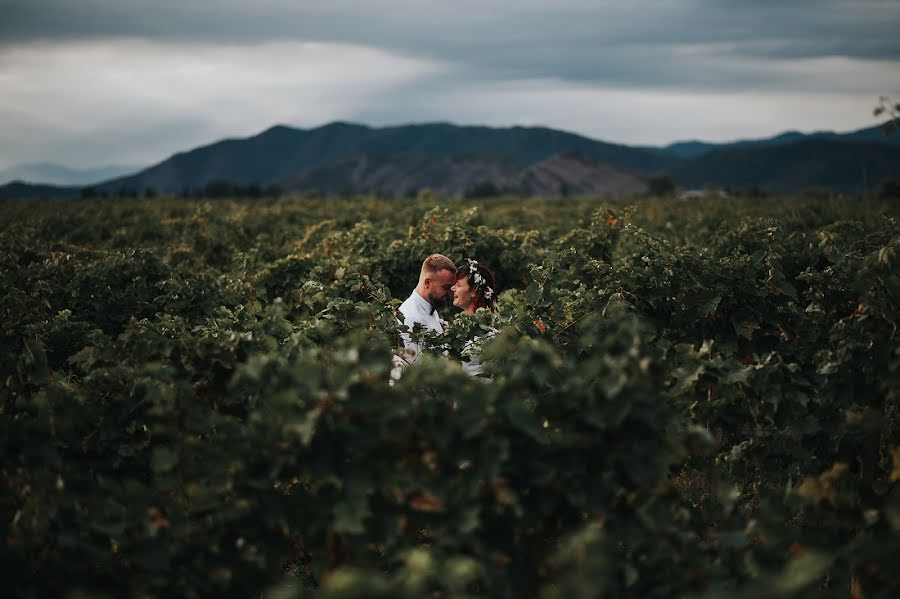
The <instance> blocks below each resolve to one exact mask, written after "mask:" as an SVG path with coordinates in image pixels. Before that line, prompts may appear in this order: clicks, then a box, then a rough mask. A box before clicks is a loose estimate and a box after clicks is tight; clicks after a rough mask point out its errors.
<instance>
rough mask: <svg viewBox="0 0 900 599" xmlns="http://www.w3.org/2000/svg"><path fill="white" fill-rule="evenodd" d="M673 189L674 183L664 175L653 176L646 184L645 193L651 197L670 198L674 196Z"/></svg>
mask: <svg viewBox="0 0 900 599" xmlns="http://www.w3.org/2000/svg"><path fill="white" fill-rule="evenodd" d="M675 189H676V188H675V183H674V182H673V181H672V179H670V178H669V177H667V176H666V175H655V176H653V177H650V181H648V182H647V193H648V194H650V195H651V196H657V197H666V196H672V195H675Z"/></svg>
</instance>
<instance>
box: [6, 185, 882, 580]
mask: <svg viewBox="0 0 900 599" xmlns="http://www.w3.org/2000/svg"><path fill="white" fill-rule="evenodd" d="M898 213H900V207H898V206H897V205H895V204H890V203H875V202H864V201H860V200H850V199H847V200H831V201H827V200H816V201H813V200H796V199H778V200H774V199H771V200H715V201H713V200H706V201H703V200H701V201H696V202H695V201H691V202H679V201H675V200H669V201H664V200H633V201H631V202H625V201H622V202H606V203H600V202H592V201H587V200H565V201H561V200H557V201H551V200H521V199H495V200H485V201H482V202H480V203H479V202H462V201H447V200H440V199H438V198H433V197H431V198H429V197H425V198H421V199H419V200H376V199H366V198H355V199H354V198H330V199H329V198H302V197H298V198H293V199H283V200H255V201H226V200H216V201H210V202H203V201H194V200H186V199H178V198H169V199H165V198H160V199H153V200H119V201H113V200H85V201H69V202H43V203H41V202H11V203H4V204H0V223H2V225H0V227H2V229H0V287H2V289H3V294H2V297H0V318H2V343H0V375H2V378H0V381H2V383H3V385H2V390H0V442H2V443H3V449H4V457H3V462H2V466H0V532H2V535H3V539H4V540H5V542H4V544H3V546H2V549H0V576H2V578H3V580H4V582H5V587H6V588H10V589H12V590H13V592H12V596H16V597H44V596H54V597H56V596H65V595H66V594H67V593H88V594H91V595H92V596H97V595H107V596H110V597H119V596H157V597H168V596H186V597H206V596H235V597H248V596H249V597H258V596H263V595H264V596H271V597H292V596H304V595H306V594H309V593H317V594H319V595H321V596H326V597H357V596H369V597H376V596H380V597H401V596H410V597H419V596H431V597H461V596H467V595H486V596H490V597H531V596H540V597H546V598H554V597H560V598H563V597H566V598H568V597H599V596H609V597H670V596H684V595H688V596H699V597H735V596H745V597H759V596H769V597H794V596H796V597H807V596H817V597H825V596H834V597H846V596H848V595H851V596H853V597H855V598H859V597H866V598H869V597H896V596H898V594H900V572H898V569H897V558H898V556H900V489H898V486H897V480H898V479H900V433H898V426H897V409H898V406H897V400H898V397H897V390H898V389H900V343H898V339H900V337H898V331H897V323H898V320H900V310H898V309H900V225H898V222H897V220H896V219H897V217H898ZM435 251H437V252H441V253H444V254H447V255H448V256H450V257H451V258H452V259H454V260H456V261H458V262H461V261H462V260H463V259H464V258H466V257H471V258H475V259H477V260H478V261H479V262H481V263H483V264H487V265H489V266H490V267H492V268H493V269H494V271H495V272H496V274H497V280H498V285H499V287H500V289H501V290H502V293H501V295H500V304H499V305H500V311H499V314H498V315H496V316H493V317H492V316H491V315H490V314H486V313H485V314H479V315H477V316H476V317H475V318H464V317H460V318H455V319H454V315H453V314H452V313H451V312H450V311H447V312H446V313H445V314H444V317H445V318H446V319H447V320H450V321H451V326H450V328H449V331H448V333H447V335H446V338H445V339H442V340H439V342H440V343H441V344H444V345H445V346H449V347H450V348H451V357H450V358H445V357H442V356H441V355H440V351H441V350H440V348H437V349H435V351H434V355H433V357H432V356H426V360H425V363H424V364H422V365H421V366H419V367H416V368H413V369H410V370H408V371H407V373H406V374H405V375H404V377H403V378H402V379H401V380H400V381H399V383H398V384H396V385H394V386H391V385H390V384H389V376H388V374H389V370H390V356H391V352H392V351H393V350H394V348H396V347H397V345H398V330H397V324H396V319H395V312H394V310H395V309H396V307H397V306H398V305H399V304H400V302H401V301H402V300H403V299H405V298H406V297H407V296H408V295H409V293H410V291H411V290H412V288H413V287H414V285H415V281H416V277H417V273H418V268H419V265H420V264H421V261H422V259H423V258H424V257H425V256H426V255H428V254H429V253H431V252H435ZM491 326H494V327H497V328H498V329H500V331H501V332H500V334H499V335H498V336H497V337H496V338H495V339H494V340H493V342H492V343H490V344H489V345H487V347H486V349H485V354H484V358H485V369H486V370H488V371H489V372H490V373H491V374H492V376H493V380H492V381H491V382H485V381H483V380H478V379H473V378H471V377H469V376H468V375H467V374H465V373H464V372H463V370H462V369H461V367H460V366H459V363H458V362H457V361H456V360H455V359H454V358H453V354H454V353H455V352H458V351H459V349H460V348H461V347H462V346H463V344H464V343H465V341H466V339H467V338H469V337H470V336H472V335H474V334H477V333H478V331H479V330H481V329H482V328H486V327H491Z"/></svg>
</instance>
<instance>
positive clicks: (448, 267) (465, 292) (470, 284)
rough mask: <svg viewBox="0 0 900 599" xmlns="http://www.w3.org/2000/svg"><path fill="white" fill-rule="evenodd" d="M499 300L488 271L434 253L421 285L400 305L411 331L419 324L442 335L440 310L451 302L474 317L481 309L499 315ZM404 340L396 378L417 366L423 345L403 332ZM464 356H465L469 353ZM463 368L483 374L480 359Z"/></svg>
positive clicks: (423, 271) (421, 275)
mask: <svg viewBox="0 0 900 599" xmlns="http://www.w3.org/2000/svg"><path fill="white" fill-rule="evenodd" d="M496 299H497V285H496V282H495V279H494V273H492V272H491V270H490V269H489V268H487V267H485V266H482V265H480V264H478V262H476V261H475V260H470V259H467V260H466V261H465V262H464V263H463V264H461V265H459V266H458V267H457V266H456V265H455V264H454V263H453V261H452V260H450V258H448V257H447V256H444V255H443V254H432V255H431V256H429V257H428V258H426V259H425V261H424V262H423V263H422V269H421V270H420V271H419V282H418V284H417V285H416V288H415V289H414V290H413V292H412V293H411V294H410V296H409V297H408V298H407V299H406V301H405V302H403V304H401V305H400V313H401V314H402V315H403V324H404V325H406V326H407V327H408V328H409V330H410V331H411V330H412V329H413V327H414V326H416V325H417V324H418V325H421V326H423V327H424V328H425V329H427V330H429V331H434V332H435V333H443V332H444V328H445V326H446V323H445V322H443V321H441V319H440V314H439V313H438V309H440V308H443V307H444V306H446V305H447V303H448V302H451V301H452V302H453V305H454V306H456V307H457V308H459V309H460V310H462V311H463V314H465V315H472V314H475V311H476V310H478V309H479V308H486V309H488V310H490V311H491V312H496V311H497V308H496V306H495V301H496ZM401 337H402V340H403V348H402V349H401V351H400V352H399V356H397V358H396V359H395V366H396V368H395V371H394V372H395V377H396V376H399V373H400V372H401V371H402V368H403V367H405V366H406V365H409V364H415V363H416V362H417V361H418V360H419V356H420V355H421V353H422V344H421V343H419V342H416V341H413V340H412V337H411V335H410V334H409V333H403V334H402V335H401ZM470 345H471V342H470ZM467 349H469V348H467ZM463 353H464V354H466V351H465V350H464V352H463ZM462 365H463V368H464V369H465V370H466V372H468V373H469V374H471V375H472V376H478V375H480V374H481V364H480V362H479V361H478V359H477V356H474V355H472V356H470V358H469V360H468V361H466V362H463V364H462Z"/></svg>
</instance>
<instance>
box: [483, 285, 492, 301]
mask: <svg viewBox="0 0 900 599" xmlns="http://www.w3.org/2000/svg"><path fill="white" fill-rule="evenodd" d="M493 295H494V290H493V289H491V288H490V287H485V288H484V299H491V296H493Z"/></svg>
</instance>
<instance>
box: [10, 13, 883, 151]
mask: <svg viewBox="0 0 900 599" xmlns="http://www.w3.org/2000/svg"><path fill="white" fill-rule="evenodd" d="M898 40H900V1H898V0H809V1H807V0H791V1H788V0H779V1H774V0H753V1H751V0H718V1H716V0H593V1H590V0H452V1H446V2H444V1H436V0H393V1H389V0H368V1H360V0H354V1H353V2H350V1H349V0H322V1H318V2H313V1H306V0H255V2H248V1H247V0H0V168H2V167H5V166H9V165H11V164H17V163H28V162H38V161H50V162H56V163H61V164H64V165H67V166H73V167H89V166H101V165H107V164H132V165H148V164H151V163H154V162H158V161H160V160H162V159H164V158H166V157H167V156H168V155H170V154H172V153H173V152H176V151H181V150H186V149H190V148H192V147H196V146H198V145H203V144H206V143H210V142H212V141H215V140H218V139H221V138H224V137H245V136H249V135H253V134H255V133H258V132H259V131H261V130H263V129H266V128H268V127H269V126H271V125H273V124H276V123H281V124H287V125H293V126H297V127H304V128H307V127H315V126H319V125H322V124H325V123H327V122H330V121H333V120H344V121H353V122H360V123H365V124H369V125H376V126H378V125H395V124H405V123H411V122H428V121H450V122H453V123H458V124H486V125H494V126H508V125H545V126H550V127H555V128H559V129H564V130H568V131H573V132H576V133H581V134H583V135H587V136H589V137H593V138H596V139H602V140H605V141H611V142H619V143H628V144H636V145H637V144H640V145H645V144H665V143H669V142H672V141H675V140H684V139H694V138H699V139H704V140H709V141H726V140H732V139H737V138H748V137H767V136H770V135H773V134H776V133H779V132H781V131H784V130H787V129H799V130H802V131H813V130H820V129H833V130H837V131H847V130H852V129H857V128H861V127H866V126H871V125H874V124H876V123H877V122H878V121H877V120H876V119H875V118H874V117H872V108H873V107H874V106H875V104H876V103H877V99H878V96H880V95H890V96H893V97H894V98H898V97H900V41H898Z"/></svg>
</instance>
